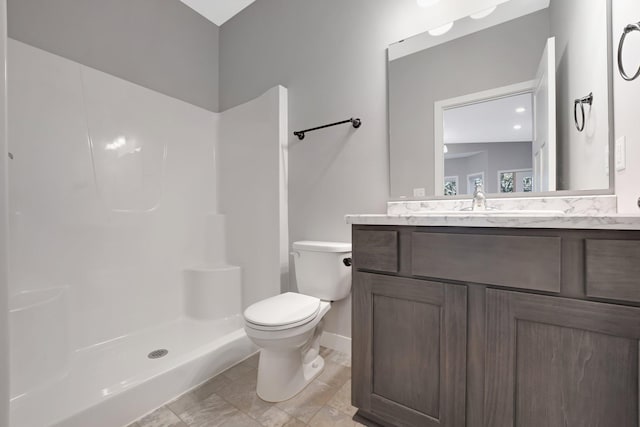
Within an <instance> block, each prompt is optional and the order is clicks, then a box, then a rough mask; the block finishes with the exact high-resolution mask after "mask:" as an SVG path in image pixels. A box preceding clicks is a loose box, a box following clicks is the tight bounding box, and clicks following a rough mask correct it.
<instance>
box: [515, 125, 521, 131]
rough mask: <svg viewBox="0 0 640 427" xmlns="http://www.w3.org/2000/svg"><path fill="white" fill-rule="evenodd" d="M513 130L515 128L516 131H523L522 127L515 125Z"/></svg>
mask: <svg viewBox="0 0 640 427" xmlns="http://www.w3.org/2000/svg"><path fill="white" fill-rule="evenodd" d="M513 128H514V129H515V130H520V129H522V125H515V126H514V127H513Z"/></svg>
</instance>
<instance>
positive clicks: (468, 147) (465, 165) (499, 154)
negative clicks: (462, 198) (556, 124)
mask: <svg viewBox="0 0 640 427" xmlns="http://www.w3.org/2000/svg"><path fill="white" fill-rule="evenodd" d="M447 147H448V149H449V154H455V153H475V152H480V151H481V152H482V153H481V154H477V155H475V156H472V157H466V158H458V159H447V160H445V162H444V174H445V176H454V175H457V176H458V194H467V193H468V191H467V190H468V189H467V175H469V174H472V173H476V172H484V179H485V185H484V190H485V191H486V192H487V193H499V192H500V191H499V187H498V171H504V170H510V169H511V170H517V169H531V168H532V167H533V165H532V148H531V142H496V143H493V144H487V143H481V144H473V143H471V144H447Z"/></svg>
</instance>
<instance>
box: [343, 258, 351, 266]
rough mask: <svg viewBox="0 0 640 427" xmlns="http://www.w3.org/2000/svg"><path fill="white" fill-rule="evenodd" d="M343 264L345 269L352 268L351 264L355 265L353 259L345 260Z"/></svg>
mask: <svg viewBox="0 0 640 427" xmlns="http://www.w3.org/2000/svg"><path fill="white" fill-rule="evenodd" d="M342 263H343V264H344V265H345V267H351V264H353V260H352V259H351V258H345V259H343V260H342Z"/></svg>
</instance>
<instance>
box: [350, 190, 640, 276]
mask: <svg viewBox="0 0 640 427" xmlns="http://www.w3.org/2000/svg"><path fill="white" fill-rule="evenodd" d="M639 203H640V202H639ZM342 263H343V264H344V265H345V266H346V267H351V264H353V260H352V259H351V258H345V259H343V260H342Z"/></svg>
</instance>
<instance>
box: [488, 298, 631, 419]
mask: <svg viewBox="0 0 640 427" xmlns="http://www.w3.org/2000/svg"><path fill="white" fill-rule="evenodd" d="M486 309H487V313H486V314H487V317H486V327H487V333H486V339H487V340H486V357H485V364H486V372H485V374H486V375H485V415H484V416H485V419H484V425H485V426H486V427H511V426H517V427H539V426H545V427H556V426H557V427H561V426H562V427H573V426H575V427H590V426H593V427H597V426H600V427H638V425H639V418H638V344H639V338H640V308H635V307H624V306H619V305H612V304H605V303H595V302H589V301H578V300H570V299H565V298H557V297H547V296H540V295H531V294H525V293H517V292H507V291H498V290H488V291H487V295H486Z"/></svg>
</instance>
